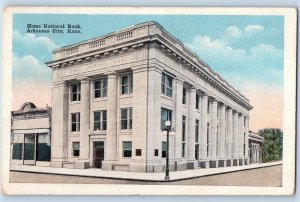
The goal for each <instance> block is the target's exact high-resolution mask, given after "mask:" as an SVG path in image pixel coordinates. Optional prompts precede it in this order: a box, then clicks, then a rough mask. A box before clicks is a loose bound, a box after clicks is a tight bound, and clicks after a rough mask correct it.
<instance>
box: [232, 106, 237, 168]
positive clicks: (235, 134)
mask: <svg viewBox="0 0 300 202" xmlns="http://www.w3.org/2000/svg"><path fill="white" fill-rule="evenodd" d="M238 135H239V114H238V112H237V111H234V112H233V152H232V156H233V166H237V165H238V152H239V138H238Z"/></svg>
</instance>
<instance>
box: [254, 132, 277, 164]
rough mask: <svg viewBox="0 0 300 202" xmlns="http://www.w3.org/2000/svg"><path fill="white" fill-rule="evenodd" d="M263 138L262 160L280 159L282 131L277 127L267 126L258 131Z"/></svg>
mask: <svg viewBox="0 0 300 202" xmlns="http://www.w3.org/2000/svg"><path fill="white" fill-rule="evenodd" d="M258 134H259V135H261V136H262V137H263V138H264V141H263V144H262V154H263V155H262V160H263V162H264V163H265V162H271V161H279V160H282V136H283V132H282V131H281V130H280V129H277V128H267V129H262V130H259V131H258Z"/></svg>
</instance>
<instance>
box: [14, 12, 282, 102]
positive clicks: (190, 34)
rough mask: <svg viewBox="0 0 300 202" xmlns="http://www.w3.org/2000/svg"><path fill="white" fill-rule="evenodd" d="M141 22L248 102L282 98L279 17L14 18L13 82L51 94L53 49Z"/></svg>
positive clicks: (94, 16) (40, 16) (75, 16)
mask: <svg viewBox="0 0 300 202" xmlns="http://www.w3.org/2000/svg"><path fill="white" fill-rule="evenodd" d="M145 21H157V22H158V23H160V24H161V25H162V26H163V27H164V28H165V29H166V30H167V31H168V32H169V33H171V34H172V35H173V36H175V37H176V38H177V39H179V40H180V41H181V42H182V43H184V44H185V45H186V46H188V47H189V48H190V49H191V50H192V51H193V52H195V53H196V54H197V55H198V56H199V57H200V58H201V59H202V60H203V61H204V62H205V63H207V64H208V65H210V66H211V68H212V69H213V70H215V71H216V72H217V73H219V74H220V75H221V76H222V77H223V78H225V79H226V80H227V81H228V82H229V83H230V84H232V85H233V86H234V87H235V88H237V89H238V90H240V91H241V92H242V93H243V94H245V95H246V96H247V97H250V98H252V97H253V93H255V91H256V90H257V89H262V90H264V91H272V90H274V89H276V90H277V91H278V90H280V93H281V94H282V92H283V91H282V87H283V67H284V63H283V61H284V58H283V55H284V54H283V47H284V17H282V16H241V15H240V16H222V15H218V16H204V15H70V14H67V15H57V14H47V15H45V14H17V15H14V21H13V23H14V24H13V29H14V30H13V31H14V32H13V83H14V84H15V85H18V84H19V85H23V84H24V83H26V82H33V84H35V85H45V86H47V89H50V88H51V85H50V84H51V79H52V78H51V69H49V68H47V67H46V65H45V64H44V63H45V62H47V61H50V60H51V59H52V54H51V52H52V51H53V50H54V49H56V48H58V47H62V46H65V45H70V44H72V43H77V42H80V41H83V40H87V39H90V38H95V37H99V36H102V35H105V34H107V33H110V32H113V31H116V30H120V29H123V28H126V27H128V26H131V25H134V24H137V23H141V22H145ZM27 24H41V25H43V24H80V25H81V26H82V34H53V33H44V34H28V33H26V31H27ZM49 86H50V88H49ZM270 96H272V95H270ZM24 99H25V98H24ZM255 99H256V98H255ZM274 99H276V98H275V97H274ZM24 101H25V100H24ZM20 102H21V101H20Z"/></svg>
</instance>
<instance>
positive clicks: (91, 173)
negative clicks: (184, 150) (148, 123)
mask: <svg viewBox="0 0 300 202" xmlns="http://www.w3.org/2000/svg"><path fill="white" fill-rule="evenodd" d="M276 165H282V161H278V162H272V163H263V164H251V165H246V166H235V167H227V168H209V169H195V170H185V171H175V172H170V181H177V180H184V179H191V178H197V177H203V176H209V175H216V174H222V173H230V172H236V171H242V170H249V169H255V168H263V167H269V166H276ZM10 170H11V171H21V172H32V173H47V174H57V175H70V176H83V177H97V178H109V179H125V180H139V181H156V182H160V181H164V177H165V173H140V172H126V171H105V170H101V169H96V168H90V169H68V168H53V167H38V166H27V165H16V164H11V166H10Z"/></svg>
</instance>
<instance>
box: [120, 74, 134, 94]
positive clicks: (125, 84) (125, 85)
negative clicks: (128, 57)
mask: <svg viewBox="0 0 300 202" xmlns="http://www.w3.org/2000/svg"><path fill="white" fill-rule="evenodd" d="M121 82H122V84H121V86H122V95H124V94H131V93H132V90H133V78H132V74H130V75H125V76H122V78H121Z"/></svg>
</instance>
